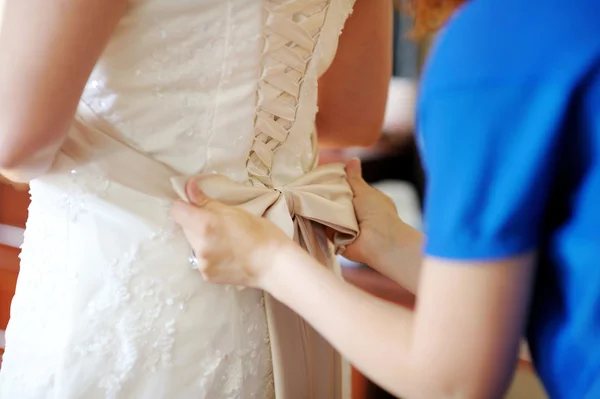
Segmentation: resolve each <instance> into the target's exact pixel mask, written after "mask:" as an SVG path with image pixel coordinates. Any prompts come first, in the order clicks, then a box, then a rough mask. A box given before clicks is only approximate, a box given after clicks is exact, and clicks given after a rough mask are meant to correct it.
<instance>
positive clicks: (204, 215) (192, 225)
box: [171, 201, 215, 231]
mask: <svg viewBox="0 0 600 399" xmlns="http://www.w3.org/2000/svg"><path fill="white" fill-rule="evenodd" d="M171 217H172V218H173V220H175V222H177V224H179V225H180V226H181V227H183V228H187V229H193V230H199V231H205V230H206V229H207V226H209V225H210V224H211V223H212V220H213V219H214V217H215V216H214V215H213V214H212V212H210V211H208V210H206V209H203V208H199V207H197V206H194V205H190V204H187V203H185V202H183V201H175V203H174V204H173V207H172V208H171Z"/></svg>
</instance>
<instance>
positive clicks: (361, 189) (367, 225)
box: [343, 159, 413, 268]
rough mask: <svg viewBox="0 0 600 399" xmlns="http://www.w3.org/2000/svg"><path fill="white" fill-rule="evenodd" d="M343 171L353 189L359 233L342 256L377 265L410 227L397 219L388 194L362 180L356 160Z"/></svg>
mask: <svg viewBox="0 0 600 399" xmlns="http://www.w3.org/2000/svg"><path fill="white" fill-rule="evenodd" d="M346 173H347V176H348V177H347V178H348V183H349V184H350V187H351V188H352V191H353V192H354V200H353V202H354V209H355V212H356V217H357V219H358V223H359V226H360V235H359V237H358V239H357V240H356V241H355V242H354V243H353V244H352V245H350V246H348V248H347V249H346V251H345V252H344V254H343V255H344V257H346V258H348V259H350V260H352V261H355V262H361V263H365V264H368V265H369V266H372V267H374V268H377V264H378V263H380V262H379V261H380V260H381V259H382V258H386V257H388V255H389V254H391V253H393V252H394V251H396V250H397V249H398V246H399V245H400V246H401V244H402V239H403V236H404V235H409V234H411V233H412V230H413V229H412V228H411V227H409V226H408V225H406V224H405V223H404V222H402V220H400V218H399V217H398V211H397V209H396V205H395V204H394V202H393V201H392V200H391V199H390V198H389V197H388V196H386V195H385V194H383V193H382V192H381V191H379V190H376V189H374V188H373V187H371V186H369V185H368V184H367V182H365V181H364V180H363V178H362V169H361V165H360V161H359V160H358V159H352V160H351V161H350V162H348V164H347V165H346ZM408 239H409V237H407V240H408Z"/></svg>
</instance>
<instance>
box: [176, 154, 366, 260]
mask: <svg viewBox="0 0 600 399" xmlns="http://www.w3.org/2000/svg"><path fill="white" fill-rule="evenodd" d="M191 178H193V179H196V181H197V182H198V187H199V188H200V189H201V190H202V191H203V192H204V193H205V194H206V195H207V196H209V197H210V198H212V199H215V200H217V201H219V202H222V203H224V204H226V205H231V206H237V207H240V208H242V209H244V210H245V211H247V212H249V213H252V214H254V215H258V216H263V217H265V218H266V219H268V220H270V221H271V222H273V223H274V224H275V225H277V226H278V227H279V228H281V229H282V230H283V231H284V232H285V233H286V234H287V235H288V236H289V237H292V238H295V239H296V241H298V242H304V244H302V246H305V247H307V249H311V248H315V246H316V245H317V243H315V242H313V240H312V234H311V231H312V229H313V228H314V226H315V225H321V226H324V227H328V228H330V229H331V230H333V244H334V247H335V250H336V253H340V252H343V250H344V249H345V247H346V246H347V245H348V244H350V243H352V242H353V241H354V239H355V238H356V237H357V235H358V224H357V222H356V217H355V215H354V208H353V207H352V191H350V189H349V187H348V183H347V182H346V178H345V172H344V167H343V165H338V164H335V165H325V166H321V167H318V168H316V169H313V170H312V171H310V172H308V173H307V174H305V175H303V176H302V177H300V178H299V179H297V180H295V181H293V182H291V183H290V184H286V185H285V186H281V187H276V188H267V187H255V186H250V185H246V184H241V183H238V182H235V181H233V180H231V179H229V178H228V177H226V176H223V175H217V174H204V175H199V176H194V177H191ZM187 180H188V178H187V177H182V176H178V177H173V178H171V184H172V185H173V189H174V190H175V192H176V193H177V195H178V196H179V197H180V198H181V199H182V200H184V201H186V202H189V199H188V197H187V195H186V192H185V185H186V182H187ZM310 252H312V251H310Z"/></svg>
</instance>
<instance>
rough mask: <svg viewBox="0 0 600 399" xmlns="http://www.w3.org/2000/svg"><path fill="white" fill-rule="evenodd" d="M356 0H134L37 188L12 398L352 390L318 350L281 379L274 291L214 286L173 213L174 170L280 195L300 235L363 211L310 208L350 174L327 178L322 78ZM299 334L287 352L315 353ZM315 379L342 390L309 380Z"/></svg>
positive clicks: (15, 333)
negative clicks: (319, 158) (319, 162)
mask: <svg viewBox="0 0 600 399" xmlns="http://www.w3.org/2000/svg"><path fill="white" fill-rule="evenodd" d="M352 3H353V1H352V0H131V7H130V10H129V12H128V14H127V15H126V16H125V17H124V18H123V20H122V21H121V23H120V25H119V26H118V28H117V30H116V32H115V33H114V35H113V37H112V39H111V41H110V42H109V44H108V46H107V48H106V50H105V52H104V53H103V55H102V57H101V58H100V60H99V61H98V63H97V65H96V68H95V69H94V71H93V72H92V74H91V76H90V79H89V81H88V84H87V86H86V88H85V91H84V93H83V96H82V99H81V103H80V107H79V112H78V114H77V117H76V120H75V122H74V124H73V127H72V129H71V131H70V133H69V138H68V140H67V142H66V144H65V146H64V148H63V151H62V153H61V154H59V157H58V159H57V162H56V164H55V166H54V168H53V170H52V171H51V172H50V173H49V174H47V175H45V176H43V177H42V178H40V179H37V180H35V181H33V182H32V184H31V196H32V204H31V207H30V210H29V220H28V223H27V231H26V236H25V244H24V246H23V251H22V262H21V272H20V275H19V281H18V283H17V290H16V295H15V298H14V300H13V307H12V310H11V316H12V318H11V321H10V324H9V327H8V329H7V333H6V338H7V351H6V353H5V356H4V362H3V367H2V371H1V373H0V397H2V398H5V397H6V398H19V399H28V398H35V399H44V398H65V399H67V398H83V397H85V398H89V399H101V398H115V399H116V398H151V399H154V398H165V399H166V398H178V399H179V398H181V399H188V398H189V399H192V398H193V399H198V398H205V399H229V398H231V399H234V398H235V399H263V398H272V397H273V395H274V391H273V375H274V374H275V379H276V381H275V385H277V384H278V380H279V381H280V382H279V384H280V385H281V384H283V385H285V386H288V388H286V389H284V390H283V391H285V392H287V393H286V394H284V395H280V397H278V399H295V398H296V397H302V398H304V397H307V398H308V397H314V398H315V399H321V397H323V398H324V397H327V399H330V398H333V399H337V398H338V397H339V387H338V386H336V384H337V380H335V378H337V377H336V376H334V375H333V374H335V373H334V371H332V370H329V369H323V370H321V369H319V370H316V369H313V368H312V367H313V366H312V365H310V362H309V360H307V359H308V357H310V356H312V355H310V354H308V353H301V352H298V354H297V355H295V356H297V358H302V357H303V356H304V357H307V359H305V360H300V361H298V362H297V363H298V365H301V366H302V367H305V368H307V369H306V370H302V372H301V373H298V372H297V370H292V369H290V368H289V367H288V366H285V367H283V368H282V367H279V368H277V365H278V364H279V363H278V362H279V361H280V360H279V358H277V359H272V358H271V355H272V353H271V350H270V347H271V346H270V339H274V336H273V334H270V331H269V329H271V328H272V324H271V320H267V318H268V317H267V315H266V314H265V304H264V298H263V294H262V292H259V291H256V290H251V289H246V290H239V289H237V288H234V287H221V286H214V285H210V284H206V283H205V282H204V281H203V280H202V278H201V277H200V276H198V275H197V273H196V272H194V271H192V270H191V269H190V268H189V265H188V256H189V251H190V248H189V245H188V243H187V242H186V240H185V237H184V236H183V234H182V232H181V231H180V230H179V229H178V228H176V226H175V225H174V224H173V222H172V221H171V220H170V218H169V214H168V213H169V208H170V206H171V204H172V202H173V200H174V199H175V198H177V190H174V189H173V187H172V186H171V180H172V179H173V178H174V177H178V178H181V179H185V177H186V176H191V175H202V174H204V175H206V174H218V175H220V176H219V178H226V179H227V180H226V181H227V183H226V184H225V183H224V187H230V188H231V191H230V193H229V194H231V193H241V192H242V191H241V190H242V189H247V188H252V189H259V188H260V189H261V190H266V191H264V193H263V191H260V193H259V194H260V195H263V194H264V196H265V198H267V197H268V198H272V200H273V201H274V202H275V205H273V206H271V207H270V208H268V209H269V212H271V213H270V216H269V217H271V218H272V219H273V221H274V222H275V223H278V224H281V225H282V226H284V227H285V228H286V229H287V230H286V231H289V233H290V235H294V234H295V233H296V232H297V231H299V230H302V231H303V232H304V233H305V234H307V232H311V231H312V230H311V229H313V227H312V226H313V224H315V226H317V224H318V223H322V224H328V223H330V221H329V220H328V219H327V218H328V214H329V213H331V214H333V213H336V214H346V213H347V214H348V215H353V213H352V210H351V206H350V205H349V204H346V203H345V202H344V205H335V204H334V205H331V204H333V202H334V201H332V200H331V199H327V198H326V199H325V200H324V201H325V202H327V201H329V202H327V203H328V204H329V205H327V206H338V207H339V209H343V210H344V211H343V212H337V211H336V212H322V211H321V212H320V213H319V211H315V212H313V211H311V210H310V209H300V207H299V206H298V204H299V203H300V202H301V203H302V204H304V203H305V202H306V201H304V200H303V201H300V200H298V199H299V198H300V199H302V198H304V199H306V198H305V197H307V195H310V196H311V197H310V201H313V202H314V203H315V204H317V205H319V201H321V198H320V197H318V196H315V195H314V193H312V192H311V193H309V194H307V193H308V192H309V191H310V190H308V189H307V188H306V187H310V186H311V185H312V184H316V182H319V183H320V184H329V183H330V182H332V183H331V184H338V183H337V182H338V180H339V181H341V180H343V176H342V174H343V171H341V172H340V171H337V170H334V169H327V170H324V171H319V172H316V173H312V172H311V171H312V169H313V168H314V167H315V159H316V154H315V127H314V122H315V115H316V112H317V80H318V78H319V76H320V75H321V74H322V73H323V72H324V71H325V70H326V68H327V67H328V66H329V65H330V63H331V61H332V59H333V57H334V54H335V51H336V48H337V41H338V36H339V34H340V32H341V30H342V27H343V25H344V22H345V20H346V18H347V16H348V15H349V13H350V11H351V9H352ZM311 173H312V174H311ZM299 179H300V180H299ZM206 181H209V182H210V181H213V180H210V179H207V180H206ZM214 181H216V182H217V183H215V184H216V185H217V186H218V187H217V188H219V187H220V186H219V184H221V183H219V182H221V181H223V180H219V179H215V180H214ZM294 181H298V182H299V183H297V184H295V185H294V184H293V182H294ZM211 184H212V183H211ZM252 186H259V187H252ZM282 187H283V188H282ZM286 187H288V188H286ZM273 188H276V190H271V189H273ZM337 188H340V189H341V190H342V191H343V190H345V188H344V186H343V185H341V184H338V186H336V189H337ZM273 192H275V194H273ZM279 192H285V195H284V197H285V200H280V198H279V197H278V196H277V195H278V194H277V193H279ZM338 197H342V196H338ZM282 198H283V197H282ZM234 199H235V198H234ZM295 199H296V200H297V202H298V204H295V203H294V200H295ZM269 201H270V200H269ZM310 201H308V202H310ZM327 206H325V208H323V209H327ZM316 208H319V207H318V206H317V207H316ZM339 209H338V210H339ZM296 210H297V211H296ZM263 211H264V210H263ZM346 211H348V212H346ZM261 212H262V211H261ZM265 212H266V211H265ZM295 213H298V214H301V215H300V216H299V217H296V215H295ZM300 217H301V218H303V219H302V220H299V218H300ZM346 219H348V221H349V223H348V224H347V226H346V224H345V223H341V224H342V225H344V226H345V227H343V228H341V231H342V233H344V234H350V233H352V231H353V227H352V226H353V224H352V223H355V221H354V220H353V219H352V217H351V216H349V217H347V218H346ZM350 219H352V220H350ZM313 221H319V222H318V223H317V222H313ZM335 223H338V221H335ZM338 224H339V223H338ZM288 227H289V228H288ZM314 229H315V231H316V233H315V234H317V233H318V232H319V227H318V226H317V227H315V228H314ZM350 235H351V234H350ZM312 239H313V238H312V237H311V240H312ZM311 240H308V239H307V240H305V241H306V243H313V246H315V247H314V248H312V247H311V248H307V249H308V250H309V251H311V253H315V254H316V253H318V252H319V251H321V252H326V253H327V256H326V257H330V258H331V255H332V254H333V252H332V251H333V248H330V247H329V246H328V245H329V244H327V243H325V242H320V244H321V246H320V247H319V248H317V247H316V246H318V243H319V241H318V240H313V241H311ZM267 308H268V305H267ZM267 313H268V312H267ZM290 320H291V319H290ZM294 323H297V321H296V320H294ZM298 325H300V324H298ZM304 328H305V327H302V329H303V331H304ZM271 333H272V331H271ZM284 335H285V334H284ZM306 336H307V337H308V336H309V335H308V334H306ZM285 338H286V337H283V338H282V340H279V338H277V339H276V340H277V342H275V343H273V345H278V347H280V348H281V347H283V348H285V345H287V346H288V347H290V348H292V347H294V348H296V347H297V348H302V345H304V344H307V342H308V341H303V342H302V343H299V342H290V343H289V344H286V343H285ZM294 339H296V338H294ZM298 339H300V338H298ZM302 339H304V338H302ZM313 341H314V339H313V338H310V342H308V344H312V343H313ZM319 345H324V344H319ZM319 348H320V349H319V351H320V352H321V353H327V354H328V355H327V356H330V355H329V353H330V352H331V349H330V348H326V347H325V346H320V347H319ZM290 350H291V349H290ZM283 352H285V351H279V352H278V351H273V356H278V355H279V354H280V353H283ZM330 358H331V356H330ZM317 360H318V359H317ZM274 363H275V366H276V367H275V370H273V364H274ZM315 367H316V366H315ZM327 367H328V366H327ZM274 371H275V373H273V372H274ZM300 374H303V375H316V376H317V377H315V378H316V379H311V380H310V384H315V385H317V384H318V378H320V379H321V380H324V381H326V382H327V381H328V382H327V383H326V384H324V385H323V386H324V388H315V387H312V386H311V387H307V385H310V384H307V383H306V380H303V379H302V378H300V377H297V376H298V375H300ZM307 378H308V377H307ZM310 378H313V377H310ZM294 383H295V384H296V385H294ZM338 385H339V384H338ZM296 386H297V389H296V388H295V387H296ZM290 387H294V388H290ZM307 389H309V390H310V389H312V391H310V392H309V391H306V390H307ZM319 389H321V390H320V391H319ZM325 389H327V392H328V393H327V394H324V395H325V396H318V395H321V393H315V392H325V391H324V390H325ZM290 392H296V393H297V394H298V395H300V396H294V394H293V393H292V394H290ZM302 392H304V393H302ZM315 395H316V396H315Z"/></svg>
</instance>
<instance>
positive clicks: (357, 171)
mask: <svg viewBox="0 0 600 399" xmlns="http://www.w3.org/2000/svg"><path fill="white" fill-rule="evenodd" d="M346 173H347V174H348V177H349V178H354V179H355V178H361V179H362V165H361V163H360V159H358V158H352V159H351V160H350V161H348V163H347V164H346Z"/></svg>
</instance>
